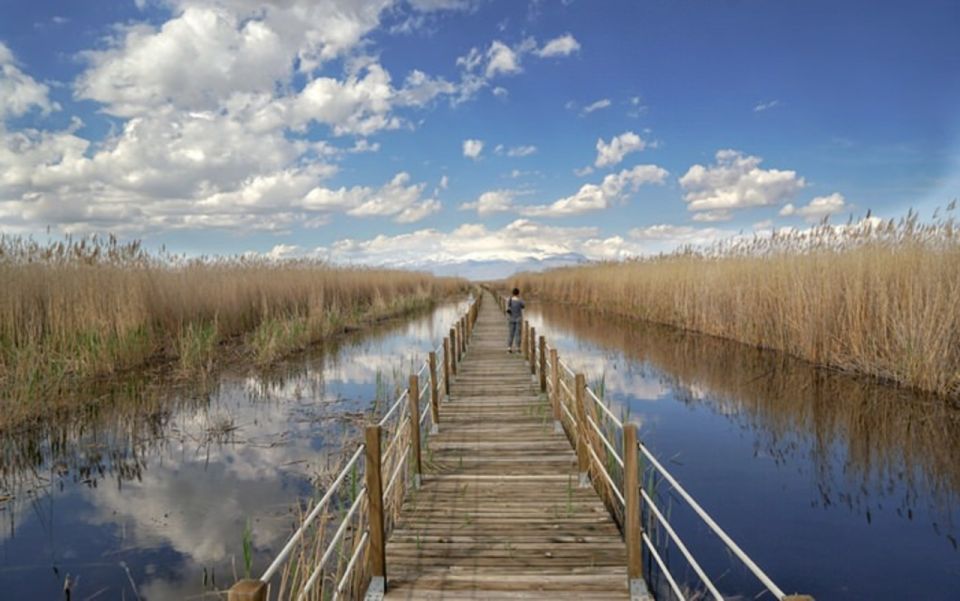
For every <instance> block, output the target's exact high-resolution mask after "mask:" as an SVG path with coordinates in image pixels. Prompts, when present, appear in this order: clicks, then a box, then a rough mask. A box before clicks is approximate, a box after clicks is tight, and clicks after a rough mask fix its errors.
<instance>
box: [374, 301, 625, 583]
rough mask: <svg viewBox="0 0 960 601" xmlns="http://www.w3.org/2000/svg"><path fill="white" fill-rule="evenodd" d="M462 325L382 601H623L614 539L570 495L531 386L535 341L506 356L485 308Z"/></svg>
mask: <svg viewBox="0 0 960 601" xmlns="http://www.w3.org/2000/svg"><path fill="white" fill-rule="evenodd" d="M468 325H469V326H470V327H467V328H464V326H463V325H461V326H460V327H458V328H457V330H456V331H454V332H451V347H452V348H451V355H453V356H452V357H451V359H452V360H451V361H450V363H451V365H450V366H449V368H448V369H449V372H450V374H451V377H450V378H449V379H448V382H449V393H448V394H447V395H446V396H445V398H444V399H443V402H442V403H441V404H440V406H439V412H438V414H437V417H438V419H437V421H438V422H439V423H440V424H442V427H441V428H440V432H439V433H438V434H434V435H432V436H431V437H430V438H429V440H428V442H427V449H428V451H427V452H426V453H425V454H424V456H423V481H422V486H421V488H420V489H419V490H417V491H416V492H415V493H412V494H411V495H410V496H409V497H408V498H407V499H406V500H405V502H404V506H403V509H402V511H401V514H400V516H399V518H398V519H397V521H396V524H395V526H394V529H393V532H392V534H391V537H390V539H389V541H388V542H387V545H386V556H387V564H388V568H387V571H388V574H389V580H388V586H387V594H386V598H387V599H424V600H434V599H560V600H564V599H625V598H627V597H628V586H627V583H628V580H627V566H626V549H625V546H624V543H623V539H622V538H621V536H620V531H619V529H618V528H617V526H616V524H615V523H614V522H613V520H612V519H611V518H610V515H609V514H608V512H607V510H606V508H605V507H604V505H603V503H602V501H601V500H600V498H599V497H598V496H597V494H596V493H595V492H594V490H593V489H592V488H581V487H579V486H578V478H579V471H578V458H577V455H576V453H575V452H574V449H573V448H572V447H571V445H570V442H569V441H568V439H567V437H566V435H565V434H563V433H562V432H557V431H556V429H555V427H554V420H555V417H556V415H555V408H554V407H553V406H551V403H550V401H549V400H548V399H547V398H546V396H545V395H544V394H543V393H541V388H542V387H544V388H545V382H546V381H545V379H544V378H542V377H540V376H539V375H534V376H532V375H531V367H534V366H536V365H538V364H539V365H540V366H541V369H542V368H543V366H545V365H546V357H544V352H545V348H546V346H545V344H544V342H543V339H542V338H540V339H538V338H537V337H536V335H535V334H534V331H529V332H525V335H526V337H527V340H526V345H525V350H526V351H527V352H526V353H523V354H521V353H516V354H508V353H507V352H506V351H505V350H504V348H503V347H504V341H505V339H506V323H505V321H504V319H503V315H502V314H501V313H500V311H499V310H498V308H497V304H496V303H495V302H492V299H488V302H484V303H483V304H482V305H481V307H480V311H479V314H478V315H476V321H475V322H468ZM530 330H532V328H530ZM465 335H466V336H469V340H468V342H469V344H467V345H466V349H467V352H466V353H462V355H461V356H457V355H459V353H456V350H457V348H456V347H458V346H460V345H461V344H462V343H463V342H467V340H464V338H465ZM538 343H539V345H538ZM538 346H539V348H538ZM538 351H539V352H538ZM457 359H462V362H461V361H459V360H457ZM551 359H552V357H551ZM445 367H446V365H445Z"/></svg>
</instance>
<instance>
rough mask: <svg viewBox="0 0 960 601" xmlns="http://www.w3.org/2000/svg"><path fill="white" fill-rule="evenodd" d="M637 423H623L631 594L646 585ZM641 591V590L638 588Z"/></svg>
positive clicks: (624, 491) (625, 528)
mask: <svg viewBox="0 0 960 601" xmlns="http://www.w3.org/2000/svg"><path fill="white" fill-rule="evenodd" d="M637 453H638V451H637V425H636V424H624V425H623V498H624V501H625V503H626V508H625V510H624V513H625V514H626V515H625V517H624V525H623V539H624V542H626V543H627V583H628V585H629V586H630V593H631V597H632V596H633V591H634V588H636V587H638V586H646V584H644V580H643V562H642V561H641V559H642V557H643V553H642V547H641V546H640V543H641V540H642V538H641V534H642V533H643V530H642V526H641V525H640V480H639V472H638V470H637ZM641 590H642V589H641Z"/></svg>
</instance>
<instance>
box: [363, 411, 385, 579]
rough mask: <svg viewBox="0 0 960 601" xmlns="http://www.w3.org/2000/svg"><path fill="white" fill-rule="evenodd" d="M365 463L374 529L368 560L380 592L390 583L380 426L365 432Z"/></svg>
mask: <svg viewBox="0 0 960 601" xmlns="http://www.w3.org/2000/svg"><path fill="white" fill-rule="evenodd" d="M364 439H365V440H364V442H366V445H365V449H364V461H365V462H366V468H365V471H366V476H365V478H366V481H367V511H368V512H369V514H368V515H367V518H368V520H367V522H368V524H369V525H370V549H369V551H368V555H367V558H368V559H367V560H368V561H369V562H370V563H369V569H370V574H371V576H372V578H373V580H372V581H371V582H370V588H373V587H374V585H375V583H376V581H377V579H380V581H379V583H376V584H379V585H380V587H379V588H380V590H385V586H386V583H387V553H386V548H387V547H386V542H387V541H386V538H385V537H384V532H383V485H382V482H383V480H382V479H381V477H380V469H381V466H380V426H367V428H366V430H365V431H364Z"/></svg>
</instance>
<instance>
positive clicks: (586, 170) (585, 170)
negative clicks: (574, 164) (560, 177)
mask: <svg viewBox="0 0 960 601" xmlns="http://www.w3.org/2000/svg"><path fill="white" fill-rule="evenodd" d="M591 173H593V167H591V166H590V165H587V166H586V167H580V168H579V169H574V170H573V174H574V175H576V176H577V177H585V176H587V175H590V174H591Z"/></svg>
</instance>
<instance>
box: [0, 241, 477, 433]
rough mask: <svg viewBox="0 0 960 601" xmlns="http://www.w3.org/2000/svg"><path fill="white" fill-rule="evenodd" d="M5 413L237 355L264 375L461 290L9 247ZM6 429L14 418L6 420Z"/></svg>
mask: <svg viewBox="0 0 960 601" xmlns="http://www.w3.org/2000/svg"><path fill="white" fill-rule="evenodd" d="M0 281H2V282H3V286H2V287H0V391H2V392H0V399H2V402H0V405H2V406H4V414H6V415H8V416H9V414H10V409H11V408H15V410H14V413H16V412H21V411H22V410H24V409H26V408H28V407H30V406H35V405H38V404H39V403H37V401H39V400H41V399H46V398H50V397H52V396H54V395H55V394H56V393H57V392H58V391H59V390H61V389H62V388H63V386H64V385H65V384H67V383H74V382H75V381H77V380H78V379H85V378H91V377H96V376H104V375H110V374H113V373H116V372H118V371H121V370H126V369H130V368H136V367H141V366H143V365H145V364H148V363H154V362H169V361H175V362H176V365H177V367H178V368H179V369H180V370H181V371H185V372H195V371H198V370H205V369H209V368H210V367H211V366H212V365H214V364H215V363H216V362H217V360H218V358H219V357H220V356H222V355H223V351H224V350H225V348H229V346H227V344H228V343H235V345H236V346H238V347H239V348H240V349H241V350H242V351H244V352H245V353H247V354H248V355H249V356H250V357H251V358H252V359H253V360H255V361H257V362H258V363H270V362H272V361H274V360H275V359H277V358H278V357H280V356H282V355H284V354H287V353H289V352H291V351H292V350H296V349H299V348H302V347H304V346H306V345H308V344H311V343H313V342H316V341H318V340H320V339H322V338H323V337H325V336H328V335H330V334H331V333H335V332H339V331H343V330H344V329H348V328H350V327H355V326H359V325H362V324H364V323H368V322H371V321H375V320H378V319H382V318H386V317H389V316H393V315H399V314H402V313H404V312H407V311H410V310H412V309H413V308H416V307H420V306H425V305H427V304H429V303H431V302H432V301H433V299H436V298H437V297H441V296H445V295H448V294H451V293H453V292H456V291H460V290H462V289H464V282H463V281H461V280H454V279H448V278H435V277H433V276H431V275H429V274H425V273H416V272H406V271H399V270H386V269H365V268H358V267H337V266H333V265H329V264H326V263H322V262H317V261H283V262H277V261H267V260H263V259H252V258H245V257H230V258H201V259H195V260H185V259H183V258H179V257H172V256H170V255H152V254H150V253H147V252H146V251H144V250H143V249H142V247H141V246H140V244H139V243H137V242H134V243H129V244H123V243H120V242H118V241H117V240H115V239H113V238H94V239H83V240H72V239H66V240H64V241H60V242H55V243H51V244H39V243H36V242H34V241H32V240H29V239H23V238H18V237H3V236H0ZM5 419H6V418H5Z"/></svg>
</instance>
